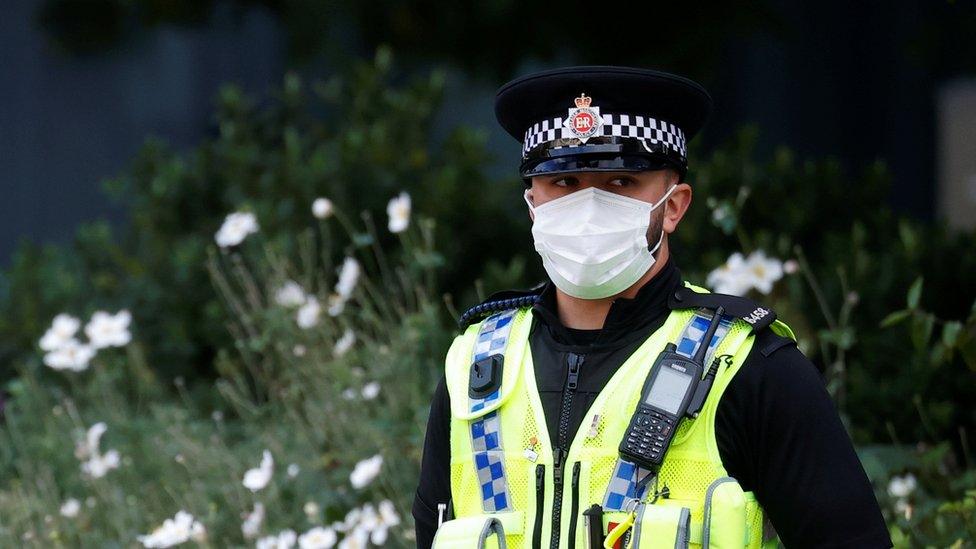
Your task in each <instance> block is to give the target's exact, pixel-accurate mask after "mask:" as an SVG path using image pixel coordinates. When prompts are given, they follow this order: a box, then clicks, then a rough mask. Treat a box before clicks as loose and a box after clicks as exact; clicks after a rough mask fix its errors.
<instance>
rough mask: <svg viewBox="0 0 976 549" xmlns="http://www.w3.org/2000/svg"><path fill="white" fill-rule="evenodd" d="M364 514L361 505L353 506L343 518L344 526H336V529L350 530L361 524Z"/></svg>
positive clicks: (341, 530)
mask: <svg viewBox="0 0 976 549" xmlns="http://www.w3.org/2000/svg"><path fill="white" fill-rule="evenodd" d="M362 516H363V510H362V509H360V508H359V507H353V508H352V509H350V510H349V512H348V513H346V516H345V518H344V519H342V527H341V528H340V527H338V526H337V527H336V530H339V531H340V532H349V531H351V530H352V529H353V528H355V527H356V526H357V525H358V524H359V519H360V518H362Z"/></svg>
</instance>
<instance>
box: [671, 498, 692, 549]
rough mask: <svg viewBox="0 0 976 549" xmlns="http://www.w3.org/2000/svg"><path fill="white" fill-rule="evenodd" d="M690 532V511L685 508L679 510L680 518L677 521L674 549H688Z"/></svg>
mask: <svg viewBox="0 0 976 549" xmlns="http://www.w3.org/2000/svg"><path fill="white" fill-rule="evenodd" d="M690 530H691V510H690V509H688V508H687V507H682V508H681V517H680V518H679V519H678V535H677V536H675V540H674V549H688V538H689V537H691V536H690Z"/></svg>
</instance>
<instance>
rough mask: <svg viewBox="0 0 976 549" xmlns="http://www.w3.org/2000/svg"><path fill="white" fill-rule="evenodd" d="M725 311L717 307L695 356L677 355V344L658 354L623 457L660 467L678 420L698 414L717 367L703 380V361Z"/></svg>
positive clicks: (626, 436) (622, 446)
mask: <svg viewBox="0 0 976 549" xmlns="http://www.w3.org/2000/svg"><path fill="white" fill-rule="evenodd" d="M724 312H725V310H724V309H723V308H722V307H718V308H717V309H716V310H715V314H714V315H713V316H712V319H711V322H709V324H708V329H707V330H706V331H705V336H704V338H703V339H702V341H701V344H700V345H699V346H698V352H697V353H695V356H694V357H692V358H688V357H686V356H683V355H680V354H678V353H677V352H676V349H677V347H676V346H675V344H674V343H668V344H667V346H666V347H665V348H664V351H662V352H661V354H660V355H658V357H657V360H656V361H655V362H654V366H653V367H652V368H651V373H650V374H649V375H648V376H647V380H645V381H644V387H643V389H641V397H640V400H639V401H638V403H637V410H635V411H634V415H633V416H631V418H630V425H628V427H627V430H626V431H625V433H624V436H623V438H622V439H621V441H620V446H619V448H618V451H619V452H620V455H621V457H623V458H624V459H626V460H628V461H631V462H633V463H634V464H635V465H637V466H638V467H642V468H644V469H648V470H650V471H652V472H657V471H658V469H660V467H661V463H662V462H663V461H664V454H665V453H666V452H667V450H668V447H669V446H670V445H671V440H672V439H673V438H674V433H675V431H676V430H677V428H678V423H679V422H680V421H681V419H682V418H683V417H685V415H689V416H691V415H696V414H697V412H698V411H699V410H700V409H701V404H702V402H704V400H705V396H707V395H706V394H705V393H707V392H708V390H709V389H711V382H712V379H713V378H714V376H715V368H714V367H713V368H711V369H710V370H709V372H708V375H707V376H705V379H704V380H702V374H703V373H704V370H705V367H704V364H703V362H704V360H705V354H706V353H707V352H708V347H709V345H708V344H709V342H710V341H711V340H712V337H713V336H714V335H715V331H716V330H717V329H718V326H719V323H720V322H721V320H722V313H724Z"/></svg>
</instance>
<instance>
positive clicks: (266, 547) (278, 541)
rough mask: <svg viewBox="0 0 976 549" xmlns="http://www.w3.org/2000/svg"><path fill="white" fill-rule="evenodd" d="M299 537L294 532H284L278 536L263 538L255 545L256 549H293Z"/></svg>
mask: <svg viewBox="0 0 976 549" xmlns="http://www.w3.org/2000/svg"><path fill="white" fill-rule="evenodd" d="M297 540H298V536H297V535H296V534H295V531H294V530H282V531H281V532H278V535H277V536H268V537H264V538H261V539H259V540H258V541H257V544H256V545H255V548H256V549H291V548H292V547H294V546H295V542H296V541H297Z"/></svg>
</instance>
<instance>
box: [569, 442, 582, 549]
mask: <svg viewBox="0 0 976 549" xmlns="http://www.w3.org/2000/svg"><path fill="white" fill-rule="evenodd" d="M579 475H580V462H578V461H577V462H576V463H574V464H573V496H572V498H573V499H572V502H573V504H572V505H571V506H570V509H571V511H570V513H569V521H570V522H569V539H568V540H566V542H567V545H568V546H569V549H576V522H577V518H578V517H579Z"/></svg>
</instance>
